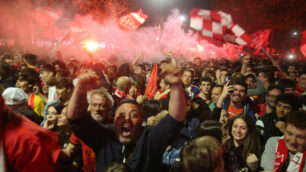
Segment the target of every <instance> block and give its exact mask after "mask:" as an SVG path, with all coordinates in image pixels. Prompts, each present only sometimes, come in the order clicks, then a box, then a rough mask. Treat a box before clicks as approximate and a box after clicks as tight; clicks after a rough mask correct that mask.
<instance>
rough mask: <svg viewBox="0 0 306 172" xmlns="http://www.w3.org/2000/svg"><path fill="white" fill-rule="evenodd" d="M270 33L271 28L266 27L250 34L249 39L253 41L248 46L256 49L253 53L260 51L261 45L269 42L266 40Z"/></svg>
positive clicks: (263, 45)
mask: <svg viewBox="0 0 306 172" xmlns="http://www.w3.org/2000/svg"><path fill="white" fill-rule="evenodd" d="M270 33H271V29H266V30H260V31H257V32H255V33H253V34H251V39H252V40H253V42H252V43H251V44H250V46H251V47H253V48H255V49H256V52H255V54H257V53H258V52H259V51H260V48H261V47H265V46H267V45H268V44H269V41H268V40H269V35H270ZM255 42H256V43H255Z"/></svg>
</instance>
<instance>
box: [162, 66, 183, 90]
mask: <svg viewBox="0 0 306 172" xmlns="http://www.w3.org/2000/svg"><path fill="white" fill-rule="evenodd" d="M160 75H161V77H162V78H164V79H165V82H167V83H168V84H169V85H171V86H172V85H176V84H179V83H180V82H181V75H182V74H181V70H180V69H179V68H178V67H176V66H174V65H167V66H166V67H165V69H164V70H163V71H161V73H160Z"/></svg>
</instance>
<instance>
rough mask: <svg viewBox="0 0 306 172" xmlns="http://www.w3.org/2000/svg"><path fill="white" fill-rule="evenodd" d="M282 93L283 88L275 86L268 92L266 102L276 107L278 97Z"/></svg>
mask: <svg viewBox="0 0 306 172" xmlns="http://www.w3.org/2000/svg"><path fill="white" fill-rule="evenodd" d="M281 94H282V92H281V90H279V89H277V88H275V89H272V90H270V91H269V92H268V94H267V96H266V102H267V104H268V105H269V106H270V107H272V108H275V106H276V99H277V97H278V96H280V95H281Z"/></svg>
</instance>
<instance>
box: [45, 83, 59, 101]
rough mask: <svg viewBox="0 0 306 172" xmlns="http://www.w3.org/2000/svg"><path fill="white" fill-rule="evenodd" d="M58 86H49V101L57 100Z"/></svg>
mask: <svg viewBox="0 0 306 172" xmlns="http://www.w3.org/2000/svg"><path fill="white" fill-rule="evenodd" d="M56 98H57V96H56V87H55V86H49V92H48V101H47V103H49V102H51V101H53V100H56Z"/></svg>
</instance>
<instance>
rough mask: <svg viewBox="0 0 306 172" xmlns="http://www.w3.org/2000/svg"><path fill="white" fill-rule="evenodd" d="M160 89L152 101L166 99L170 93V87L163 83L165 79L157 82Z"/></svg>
mask: <svg viewBox="0 0 306 172" xmlns="http://www.w3.org/2000/svg"><path fill="white" fill-rule="evenodd" d="M159 87H160V89H159V90H157V92H156V94H155V96H154V99H155V100H160V99H164V98H167V97H168V95H169V93H170V85H169V84H167V83H166V82H165V79H161V80H160V82H159Z"/></svg>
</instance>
